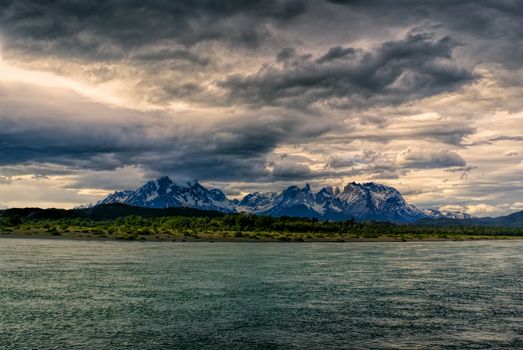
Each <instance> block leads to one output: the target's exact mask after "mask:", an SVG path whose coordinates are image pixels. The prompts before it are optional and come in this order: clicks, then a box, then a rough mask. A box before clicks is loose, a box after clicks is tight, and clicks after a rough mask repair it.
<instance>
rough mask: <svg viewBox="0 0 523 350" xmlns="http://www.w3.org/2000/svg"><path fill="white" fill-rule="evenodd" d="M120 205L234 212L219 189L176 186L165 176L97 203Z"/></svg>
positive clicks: (197, 185) (116, 193)
mask: <svg viewBox="0 0 523 350" xmlns="http://www.w3.org/2000/svg"><path fill="white" fill-rule="evenodd" d="M109 203H123V204H128V205H134V206H137V207H147V208H168V207H188V208H195V209H202V210H218V211H222V212H225V213H232V212H235V211H236V210H235V208H234V205H233V204H232V202H231V201H229V200H228V199H227V197H226V196H225V194H224V193H223V192H222V191H221V190H219V189H212V190H208V189H206V188H205V187H203V186H202V185H200V184H199V183H198V182H196V181H194V182H190V183H187V184H183V185H179V184H177V183H175V182H173V181H172V180H171V179H170V178H168V177H160V178H158V179H156V180H154V181H149V182H147V183H146V184H145V185H143V186H142V187H140V188H139V189H137V190H135V191H132V190H126V191H120V192H115V193H113V194H111V195H109V196H108V197H107V198H105V199H103V200H101V201H99V202H98V203H97V205H98V204H109Z"/></svg>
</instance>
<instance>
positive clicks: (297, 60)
mask: <svg viewBox="0 0 523 350" xmlns="http://www.w3.org/2000/svg"><path fill="white" fill-rule="evenodd" d="M456 45H457V43H456V42H455V41H454V40H452V39H451V38H450V37H442V38H435V37H434V36H433V35H432V34H429V33H418V32H410V33H409V34H408V35H407V37H406V38H405V39H403V40H398V41H389V42H385V43H383V44H381V45H379V46H378V47H377V48H376V49H374V50H373V51H372V52H367V51H364V50H361V49H353V48H343V47H334V48H331V49H329V50H328V51H327V53H325V54H323V55H321V56H320V57H319V58H317V59H316V60H312V59H311V57H312V55H302V56H297V55H296V54H295V52H294V51H292V50H289V49H286V51H283V52H280V54H279V55H278V58H277V62H276V63H275V64H271V65H264V66H263V67H262V68H261V69H260V70H258V72H256V73H252V74H248V75H241V74H233V75H230V76H229V77H227V78H226V79H225V80H223V81H221V82H220V83H219V85H220V86H221V87H222V88H224V89H225V90H226V91H227V93H228V96H229V99H230V100H231V101H232V102H233V103H239V104H248V105H254V106H263V105H267V104H269V105H277V106H286V107H291V108H307V107H309V106H311V105H312V104H315V103H320V102H321V103H327V104H329V105H331V106H337V107H340V108H348V107H363V106H371V105H372V106H376V105H388V104H401V103H404V102H407V101H410V100H414V99H419V98H423V97H427V96H431V95H434V94H437V93H441V92H444V91H454V90H456V89H458V88H459V87H460V86H462V85H463V84H466V83H469V82H471V81H472V80H473V79H474V76H473V74H472V73H471V72H470V71H468V70H466V69H464V68H461V67H459V66H458V65H457V64H456V63H455V62H454V61H453V60H452V51H453V49H454V48H455V47H456Z"/></svg>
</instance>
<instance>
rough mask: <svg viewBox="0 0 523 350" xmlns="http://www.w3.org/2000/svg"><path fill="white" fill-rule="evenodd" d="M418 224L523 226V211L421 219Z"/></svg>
mask: <svg viewBox="0 0 523 350" xmlns="http://www.w3.org/2000/svg"><path fill="white" fill-rule="evenodd" d="M415 224H416V225H428V226H499V227H523V211H520V212H516V213H512V214H509V215H506V216H500V217H496V218H492V217H484V218H467V219H461V220H459V219H447V218H442V219H427V218H425V219H421V220H418V221H416V222H415Z"/></svg>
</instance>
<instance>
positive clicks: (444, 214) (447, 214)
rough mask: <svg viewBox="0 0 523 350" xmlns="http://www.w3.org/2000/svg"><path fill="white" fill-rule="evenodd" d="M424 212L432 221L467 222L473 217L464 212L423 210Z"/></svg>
mask: <svg viewBox="0 0 523 350" xmlns="http://www.w3.org/2000/svg"><path fill="white" fill-rule="evenodd" d="M422 210H423V212H424V213H425V214H426V215H427V216H428V217H431V218H432V219H457V220H465V219H472V218H473V216H472V215H470V214H467V213H465V212H464V211H448V210H438V209H422Z"/></svg>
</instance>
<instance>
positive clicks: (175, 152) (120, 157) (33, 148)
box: [0, 84, 311, 180]
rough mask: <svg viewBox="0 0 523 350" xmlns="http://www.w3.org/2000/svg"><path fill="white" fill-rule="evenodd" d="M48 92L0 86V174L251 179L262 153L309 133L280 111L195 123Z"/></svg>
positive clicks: (261, 172)
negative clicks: (126, 170) (128, 170)
mask: <svg viewBox="0 0 523 350" xmlns="http://www.w3.org/2000/svg"><path fill="white" fill-rule="evenodd" d="M38 94H41V95H42V96H43V97H39V98H38V97H37V95H38ZM60 96H62V95H60ZM51 97H52V94H51V95H50V94H49V93H47V94H46V90H45V89H34V88H33V89H32V88H28V87H27V86H26V85H25V84H17V85H16V86H6V85H2V84H0V105H1V106H2V108H1V109H0V154H1V155H2V156H1V157H0V167H1V169H0V175H2V176H4V175H7V173H9V174H17V173H20V174H22V173H23V172H24V171H25V173H27V172H29V173H31V174H35V173H37V174H40V175H55V174H62V173H64V172H65V173H67V170H69V173H74V172H76V171H78V170H97V171H103V170H114V169H117V168H121V167H124V166H138V167H141V168H143V169H147V170H148V171H149V172H151V173H155V174H174V173H175V174H178V175H179V176H180V177H186V178H188V179H200V180H206V179H211V178H212V179H214V180H226V179H227V180H241V179H247V178H248V179H258V178H260V177H266V176H268V175H269V172H268V171H267V169H266V164H267V160H266V155H267V154H268V153H270V151H272V150H273V149H274V148H275V147H276V146H277V145H278V144H280V143H281V142H283V140H286V141H292V138H293V137H295V138H299V137H300V135H301V134H302V132H304V133H305V135H309V134H310V133H311V129H310V128H309V129H306V130H304V131H300V130H299V125H297V124H296V123H295V119H290V118H285V117H281V118H277V117H274V119H273V122H272V123H270V124H267V123H266V122H265V119H263V118H260V117H256V116H239V117H238V118H234V119H229V120H226V121H223V122H221V123H219V124H217V125H215V126H214V127H212V128H205V127H204V128H197V129H195V128H192V127H185V126H184V124H183V123H174V122H169V119H170V118H169V116H168V115H163V114H161V113H160V114H158V115H149V114H146V113H143V112H138V111H132V110H125V109H115V108H109V107H104V106H103V105H99V104H96V103H94V102H89V101H87V100H85V99H84V98H82V97H80V96H78V95H75V94H69V95H63V96H62V98H67V100H68V108H67V109H65V110H59V109H57V107H56V106H53V104H52V103H50V104H49V103H48V102H49V99H50V98H51ZM28 100H30V101H32V103H31V104H26V102H25V101H28ZM57 115H58V116H59V117H57ZM291 136H292V137H291ZM38 164H40V165H38ZM43 164H54V165H56V166H52V167H46V166H45V165H43ZM64 169H65V170H64Z"/></svg>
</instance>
